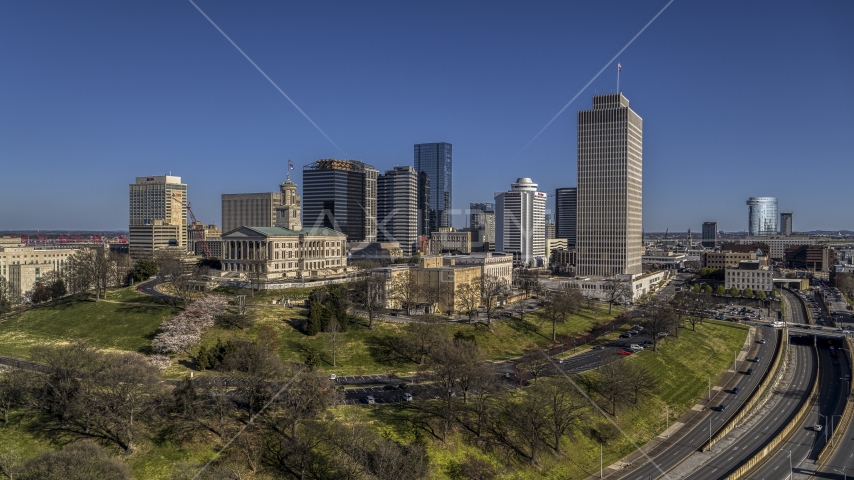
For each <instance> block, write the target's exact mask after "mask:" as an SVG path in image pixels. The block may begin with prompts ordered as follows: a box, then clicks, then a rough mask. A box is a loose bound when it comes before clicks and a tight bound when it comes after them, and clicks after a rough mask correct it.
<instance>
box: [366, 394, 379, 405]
mask: <svg viewBox="0 0 854 480" xmlns="http://www.w3.org/2000/svg"><path fill="white" fill-rule="evenodd" d="M365 403H367V404H368V405H373V404H375V403H377V401H376V399H374V397H373V396H372V395H368V396H367V397H365Z"/></svg>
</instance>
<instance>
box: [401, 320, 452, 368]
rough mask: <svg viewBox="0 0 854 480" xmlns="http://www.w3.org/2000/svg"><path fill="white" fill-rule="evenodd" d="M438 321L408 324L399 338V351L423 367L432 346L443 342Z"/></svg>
mask: <svg viewBox="0 0 854 480" xmlns="http://www.w3.org/2000/svg"><path fill="white" fill-rule="evenodd" d="M445 338H446V337H445V335H444V334H443V331H442V329H441V326H440V324H439V322H438V321H431V320H425V321H422V322H409V323H407V324H406V326H405V327H404V332H403V335H402V336H401V337H400V340H399V345H400V347H399V348H400V350H401V351H402V352H403V353H404V354H405V355H406V356H408V357H409V358H411V359H412V360H413V361H414V362H417V363H418V364H419V365H422V366H423V365H424V363H425V361H426V359H427V356H429V355H430V353H431V352H432V351H433V348H434V346H436V345H438V344H439V343H441V342H443V341H444V340H445Z"/></svg>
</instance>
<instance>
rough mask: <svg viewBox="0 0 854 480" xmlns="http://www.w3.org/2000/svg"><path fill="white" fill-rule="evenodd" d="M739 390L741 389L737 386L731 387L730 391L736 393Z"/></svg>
mask: <svg viewBox="0 0 854 480" xmlns="http://www.w3.org/2000/svg"><path fill="white" fill-rule="evenodd" d="M740 391H741V389H740V388H738V387H732V393H733V395H738V392H740Z"/></svg>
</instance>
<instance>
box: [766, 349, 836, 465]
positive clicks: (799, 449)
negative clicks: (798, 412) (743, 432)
mask: <svg viewBox="0 0 854 480" xmlns="http://www.w3.org/2000/svg"><path fill="white" fill-rule="evenodd" d="M818 342H819V343H818V345H819V348H818V354H819V357H820V362H819V369H820V371H819V382H820V383H819V388H820V389H821V390H820V391H819V398H818V402H817V403H816V404H815V405H814V406H813V408H812V410H811V411H810V413H809V414H808V415H807V416H806V417H805V418H804V420H803V422H802V423H801V425H800V427H799V428H798V429H797V430H796V431H795V432H794V434H793V435H792V437H791V438H790V439H789V440H788V441H787V442H786V443H784V444H783V445H781V446H780V447H779V448H778V449H777V451H776V452H774V453H773V456H772V457H771V459H770V460H769V461H768V462H767V463H766V464H765V465H763V466H762V468H760V469H759V470H758V471H756V472H754V473H753V474H752V475H750V477H749V478H754V479H767V478H783V475H786V476H788V474H789V453H788V452H791V455H792V469H793V470H794V472H795V473H807V474H808V473H812V470H809V471H805V469H804V468H802V467H801V463H802V462H803V461H804V460H808V461H809V462H810V464H812V463H813V462H815V461H816V460H817V459H818V454H819V453H820V452H821V449H822V448H823V447H824V445H825V443H826V441H827V439H828V438H830V437H829V436H830V433H831V432H830V428H829V427H830V419H831V418H833V416H834V415H841V414H842V409H843V408H844V406H845V403H844V402H845V398H844V392H843V389H842V386H841V385H840V383H841V382H840V381H839V376H840V369H841V368H845V369H846V370H847V368H848V367H847V365H848V360H846V359H845V358H843V357H844V355H839V357H838V358H833V357H831V355H830V350H829V349H828V340H827V339H824V338H819V339H818ZM834 343H835V345H836V346H837V347H838V346H839V344H840V342H839V341H838V340H836V341H834ZM834 360H839V363H840V365H839V366H834V365H833V361H834ZM843 362H844V363H845V367H843V366H842V363H843ZM816 424H821V425H823V428H822V431H821V432H817V431H815V428H814V425H816ZM825 424H827V425H825Z"/></svg>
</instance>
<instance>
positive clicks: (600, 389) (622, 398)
mask: <svg viewBox="0 0 854 480" xmlns="http://www.w3.org/2000/svg"><path fill="white" fill-rule="evenodd" d="M626 363H627V362H625V361H618V360H612V361H609V362H606V363H605V364H604V365H602V366H601V367H599V370H598V372H597V374H596V378H595V387H594V388H595V391H596V393H598V394H599V395H600V396H602V398H603V399H604V400H605V402H606V403H607V404H608V405H610V407H611V411H610V412H609V413H610V414H611V415H613V416H614V417H616V416H617V412H618V410H619V409H620V408H621V407H622V406H624V405H627V402H630V398H631V394H632V389H631V384H630V383H629V378H628V375H627V373H628V372H627V371H626Z"/></svg>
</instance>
